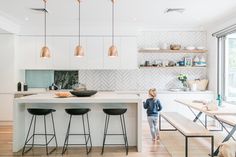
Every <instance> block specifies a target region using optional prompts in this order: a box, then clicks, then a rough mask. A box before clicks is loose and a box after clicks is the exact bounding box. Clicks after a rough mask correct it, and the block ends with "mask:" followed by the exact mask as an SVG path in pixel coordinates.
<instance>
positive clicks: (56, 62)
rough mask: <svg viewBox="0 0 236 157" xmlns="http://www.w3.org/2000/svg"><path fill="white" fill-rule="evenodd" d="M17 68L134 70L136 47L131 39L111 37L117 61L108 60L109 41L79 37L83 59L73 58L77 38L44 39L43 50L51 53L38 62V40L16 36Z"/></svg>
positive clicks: (94, 37)
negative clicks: (17, 39) (115, 49)
mask: <svg viewBox="0 0 236 157" xmlns="http://www.w3.org/2000/svg"><path fill="white" fill-rule="evenodd" d="M18 38H19V42H18V54H17V56H18V57H17V59H18V67H19V69H61V70H72V69H73V70H79V69H135V68H137V67H138V66H137V43H136V38H135V37H131V36H124V37H115V43H114V44H115V46H116V47H117V49H118V56H117V57H109V56H108V50H109V47H110V46H111V45H112V39H111V37H104V36H86V37H81V40H80V41H81V45H82V47H83V48H84V57H76V56H74V52H75V48H76V46H77V45H78V37H47V46H48V48H49V49H50V51H51V57H50V58H40V51H41V48H42V47H43V46H44V41H43V38H42V37H33V36H19V37H18Z"/></svg>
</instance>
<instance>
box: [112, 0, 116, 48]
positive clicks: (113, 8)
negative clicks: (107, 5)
mask: <svg viewBox="0 0 236 157" xmlns="http://www.w3.org/2000/svg"><path fill="white" fill-rule="evenodd" d="M114 3H115V2H114V0H112V45H114V21H115V19H114V18H115V16H114V15H115V7H114Z"/></svg>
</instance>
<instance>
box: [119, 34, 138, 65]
mask: <svg viewBox="0 0 236 157" xmlns="http://www.w3.org/2000/svg"><path fill="white" fill-rule="evenodd" d="M120 52H121V53H120V55H121V68H122V69H137V68H138V59H137V55H138V53H137V40H136V37H121V49H120Z"/></svg>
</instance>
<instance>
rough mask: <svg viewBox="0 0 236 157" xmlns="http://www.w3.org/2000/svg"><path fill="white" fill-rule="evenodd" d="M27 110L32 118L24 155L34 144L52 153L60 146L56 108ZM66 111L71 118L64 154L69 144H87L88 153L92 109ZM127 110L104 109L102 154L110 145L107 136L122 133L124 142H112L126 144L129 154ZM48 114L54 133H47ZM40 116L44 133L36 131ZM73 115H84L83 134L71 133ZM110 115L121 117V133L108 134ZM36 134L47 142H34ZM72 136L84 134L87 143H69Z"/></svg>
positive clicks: (90, 144)
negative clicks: (56, 126)
mask: <svg viewBox="0 0 236 157" xmlns="http://www.w3.org/2000/svg"><path fill="white" fill-rule="evenodd" d="M27 110H28V112H29V113H30V114H31V115H32V118H31V122H30V126H29V130H28V132H27V137H26V140H25V143H24V147H23V150H22V155H24V154H25V153H27V152H28V151H30V150H31V149H32V148H33V147H34V146H45V148H46V154H47V155H49V154H50V153H52V152H53V151H55V150H56V149H57V147H58V144H57V137H56V130H55V124H54V119H53V112H55V111H56V110H54V109H38V108H28V109H27ZM65 111H66V113H67V114H69V115H70V118H69V123H68V127H67V132H66V136H65V141H64V145H63V148H62V155H63V154H64V153H65V152H66V151H67V148H68V146H69V145H85V147H86V152H87V154H88V153H89V152H90V151H91V149H92V140H91V135H90V126H89V117H88V112H89V111H90V109H88V108H70V109H65ZM126 111H127V109H124V108H116V109H114V108H113V109H103V112H104V113H105V114H106V119H105V127H104V136H103V145H102V152H101V154H103V152H104V146H105V145H109V144H106V136H110V135H122V136H123V138H124V144H112V145H124V146H125V150H126V155H128V138H127V132H126V125H125V118H124V114H125V112H126ZM47 115H50V116H51V120H52V128H53V134H48V133H47V125H46V116H47ZM38 116H41V117H42V116H43V121H44V133H41V134H38V133H37V134H36V133H35V132H36V130H35V128H36V124H37V123H36V119H37V117H38ZM73 116H82V125H83V133H82V134H71V133H70V128H71V125H72V124H71V120H72V117H73ZM110 116H119V117H120V122H121V128H122V133H121V134H108V125H109V121H110ZM85 118H86V121H87V124H86V125H87V126H85ZM32 124H33V133H32V135H31V136H30V132H31V129H32ZM86 128H87V132H86ZM35 136H44V137H45V144H35V143H34V141H35ZM49 136H50V138H48V137H49ZM70 136H84V140H85V143H83V144H70V143H69V137H70ZM53 139H54V141H55V147H54V148H53V149H52V150H51V151H49V148H48V145H49V144H50V143H51V142H52V141H53ZM30 141H32V142H31V143H30ZM88 143H89V146H88ZM27 146H30V148H28V149H27V150H26V147H27Z"/></svg>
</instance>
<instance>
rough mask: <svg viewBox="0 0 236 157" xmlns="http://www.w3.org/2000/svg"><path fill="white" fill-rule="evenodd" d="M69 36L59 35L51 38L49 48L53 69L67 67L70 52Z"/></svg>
mask: <svg viewBox="0 0 236 157" xmlns="http://www.w3.org/2000/svg"><path fill="white" fill-rule="evenodd" d="M69 44H70V41H69V38H64V37H59V38H53V39H52V45H51V47H49V48H50V50H51V55H52V56H54V57H53V58H52V61H53V69H68V68H69V61H70V58H69V57H70V55H71V52H70V51H69Z"/></svg>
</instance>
